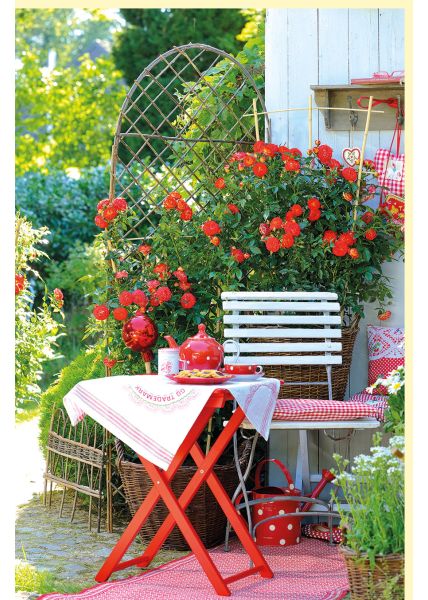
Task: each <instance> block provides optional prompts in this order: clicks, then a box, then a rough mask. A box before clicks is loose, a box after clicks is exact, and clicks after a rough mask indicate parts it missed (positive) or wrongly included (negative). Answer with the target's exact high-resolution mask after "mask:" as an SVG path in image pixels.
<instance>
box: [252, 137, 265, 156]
mask: <svg viewBox="0 0 428 600" xmlns="http://www.w3.org/2000/svg"><path fill="white" fill-rule="evenodd" d="M264 147H265V143H264V142H262V141H261V140H259V141H258V142H256V143H255V144H254V146H253V150H254V152H258V153H260V152H263V149H264Z"/></svg>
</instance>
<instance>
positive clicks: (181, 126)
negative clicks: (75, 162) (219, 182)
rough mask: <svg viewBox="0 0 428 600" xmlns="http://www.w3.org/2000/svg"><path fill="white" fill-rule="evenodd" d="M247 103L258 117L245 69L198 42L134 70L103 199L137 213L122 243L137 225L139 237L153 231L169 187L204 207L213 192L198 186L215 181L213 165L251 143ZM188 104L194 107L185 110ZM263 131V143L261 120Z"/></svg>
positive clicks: (253, 88)
mask: <svg viewBox="0 0 428 600" xmlns="http://www.w3.org/2000/svg"><path fill="white" fill-rule="evenodd" d="M207 59H208V60H207ZM224 61H227V62H226V63H225V62H224ZM201 65H202V66H201ZM206 65H208V66H206ZM232 71H233V75H235V73H236V86H235V87H234V88H233V89H232V88H231V87H230V85H229V83H228V85H229V87H228V89H227V93H226V94H225V93H224V89H222V88H221V84H222V83H224V82H227V76H228V75H229V74H230V73H231V72H232ZM213 76H214V78H213ZM215 76H217V80H215ZM189 79H190V81H189ZM249 95H250V96H251V100H250V99H249V98H248V96H249ZM253 98H256V100H257V102H258V103H259V105H260V106H261V111H262V112H266V107H265V104H264V100H263V97H262V95H261V93H260V91H259V90H258V88H257V85H256V83H255V81H254V78H253V77H252V75H251V73H250V72H249V70H248V69H247V68H246V67H245V66H244V65H243V64H241V63H240V62H239V61H238V60H237V59H236V58H234V57H233V56H231V55H230V54H228V53H227V52H224V51H222V50H219V49H217V48H214V47H212V46H209V45H206V44H186V45H183V46H177V47H173V48H171V49H170V50H168V51H167V52H165V53H163V54H160V55H159V56H158V57H157V58H156V59H155V60H154V61H152V62H151V63H150V64H149V65H148V66H147V67H146V68H145V69H144V70H143V71H142V72H141V74H140V75H139V77H138V78H137V79H136V80H135V82H134V83H133V85H132V86H131V87H130V89H129V91H128V93H127V95H126V97H125V100H124V102H123V104H122V107H121V109H120V113H119V117H118V121H117V126H116V131H115V136H114V143H113V148H112V161H111V172H110V198H111V199H112V198H113V197H115V196H116V195H121V196H125V197H126V198H127V200H128V201H130V204H131V206H132V207H133V208H134V209H135V210H136V211H137V214H138V215H139V218H138V222H137V223H136V224H135V225H134V226H133V227H132V228H131V229H130V230H129V231H128V232H127V233H126V234H125V236H124V237H125V238H127V240H128V241H129V242H132V241H133V240H134V241H135V240H139V239H141V237H142V236H141V233H142V232H141V228H143V229H145V231H144V235H143V237H147V236H148V235H150V232H153V230H154V229H155V228H156V215H155V213H156V209H157V208H158V206H159V204H160V202H161V201H162V199H163V197H165V195H167V193H169V192H171V191H173V190H181V191H184V192H185V195H186V197H187V198H189V199H190V200H191V201H192V202H193V203H194V204H196V205H199V207H200V208H201V209H203V208H204V206H206V204H207V202H208V201H209V198H210V197H212V196H214V195H215V191H214V192H213V191H212V190H211V189H210V190H209V191H208V190H207V189H206V188H207V186H206V183H207V181H208V182H209V181H210V180H214V178H216V177H218V176H219V174H218V170H219V169H220V165H222V164H223V163H224V162H225V161H226V160H227V159H228V158H229V157H230V155H231V154H233V152H235V151H236V150H237V149H240V148H242V147H245V145H248V144H252V143H253V142H254V140H255V137H254V131H253V128H254V122H253V120H252V119H251V118H248V117H244V118H242V115H243V114H244V113H247V112H248V111H252V99H253ZM195 100H197V101H199V106H198V107H197V108H196V110H194V112H192V109H191V108H190V105H191V104H192V102H194V101H195ZM209 100H211V101H214V104H215V108H214V110H213V108H212V106H211V105H210V104H209V102H208V101H209ZM246 100H248V104H247V105H245V106H242V105H243V104H245V101H246ZM239 108H240V110H239V114H237V112H236V111H237V109H239ZM204 111H205V113H206V114H205V113H204ZM165 113H166V114H165ZM207 115H208V119H207ZM201 117H203V118H201ZM198 118H199V121H198ZM202 121H203V122H202ZM264 128H265V139H267V140H268V141H269V140H270V127H269V121H268V120H267V119H265V122H264ZM236 138H238V139H236ZM207 144H209V146H207ZM213 158H214V159H215V160H214V164H213ZM215 162H217V167H216V164H215ZM189 182H191V183H189ZM143 225H145V227H143ZM134 235H135V236H136V237H132V236H134Z"/></svg>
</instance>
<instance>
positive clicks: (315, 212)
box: [308, 209, 321, 221]
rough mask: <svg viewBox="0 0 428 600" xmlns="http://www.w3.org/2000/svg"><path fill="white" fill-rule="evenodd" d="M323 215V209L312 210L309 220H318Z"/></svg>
mask: <svg viewBox="0 0 428 600" xmlns="http://www.w3.org/2000/svg"><path fill="white" fill-rule="evenodd" d="M320 217H321V211H320V210H318V209H314V210H310V211H309V215H308V221H318V219H319V218H320Z"/></svg>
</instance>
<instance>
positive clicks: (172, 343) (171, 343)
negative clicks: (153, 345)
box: [164, 335, 179, 348]
mask: <svg viewBox="0 0 428 600" xmlns="http://www.w3.org/2000/svg"><path fill="white" fill-rule="evenodd" d="M164 338H165V340H166V341H167V342H168V346H169V347H170V348H179V345H178V344H177V342H176V341H175V339H174V338H173V337H172V336H171V335H164Z"/></svg>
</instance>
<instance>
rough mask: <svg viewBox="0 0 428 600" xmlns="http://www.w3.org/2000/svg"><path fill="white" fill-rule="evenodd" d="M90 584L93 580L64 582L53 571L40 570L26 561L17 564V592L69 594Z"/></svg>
mask: <svg viewBox="0 0 428 600" xmlns="http://www.w3.org/2000/svg"><path fill="white" fill-rule="evenodd" d="M92 584H93V582H92ZM90 585H91V582H87V583H79V584H76V583H64V582H63V581H59V580H57V579H56V578H55V577H54V575H52V573H48V572H47V571H38V570H37V569H36V567H34V566H33V565H30V564H29V563H27V562H24V561H20V562H19V563H18V564H17V565H16V566H15V591H17V592H37V593H38V594H48V593H49V592H59V593H63V594H67V593H72V592H80V590H82V589H83V588H85V587H89V586H90Z"/></svg>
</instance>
